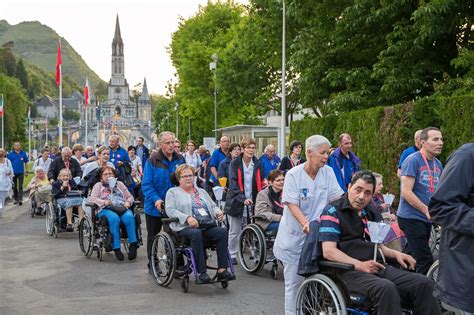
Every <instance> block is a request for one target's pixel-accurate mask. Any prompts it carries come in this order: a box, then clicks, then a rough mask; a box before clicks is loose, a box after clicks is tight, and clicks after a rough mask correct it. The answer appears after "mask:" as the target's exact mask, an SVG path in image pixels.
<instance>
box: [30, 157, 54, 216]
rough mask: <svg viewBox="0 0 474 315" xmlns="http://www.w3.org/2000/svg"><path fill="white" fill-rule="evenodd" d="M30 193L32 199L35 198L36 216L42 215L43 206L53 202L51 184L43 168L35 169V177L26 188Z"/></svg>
mask: <svg viewBox="0 0 474 315" xmlns="http://www.w3.org/2000/svg"><path fill="white" fill-rule="evenodd" d="M26 189H27V190H29V191H30V199H32V198H34V199H35V201H36V205H37V208H36V214H41V212H42V210H43V209H42V208H41V205H42V204H43V203H46V202H51V184H50V183H49V180H48V176H46V172H45V170H44V168H43V167H41V166H37V167H35V176H34V177H33V178H32V179H31V181H30V182H29V183H28V186H27V187H26Z"/></svg>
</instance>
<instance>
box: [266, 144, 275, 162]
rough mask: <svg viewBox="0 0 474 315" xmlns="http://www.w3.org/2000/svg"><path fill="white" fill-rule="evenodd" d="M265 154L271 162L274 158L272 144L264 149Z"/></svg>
mask: <svg viewBox="0 0 474 315" xmlns="http://www.w3.org/2000/svg"><path fill="white" fill-rule="evenodd" d="M265 154H266V155H267V156H268V158H269V159H270V160H271V159H273V157H274V156H275V146H274V145H273V144H269V145H267V146H266V147H265Z"/></svg>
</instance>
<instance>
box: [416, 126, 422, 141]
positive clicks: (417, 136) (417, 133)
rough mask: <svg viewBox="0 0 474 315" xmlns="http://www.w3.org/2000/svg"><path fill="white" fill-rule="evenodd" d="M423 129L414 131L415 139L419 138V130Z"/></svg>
mask: <svg viewBox="0 0 474 315" xmlns="http://www.w3.org/2000/svg"><path fill="white" fill-rule="evenodd" d="M422 131H423V129H419V130H417V131H416V132H415V141H416V139H418V138H420V137H421V132H422Z"/></svg>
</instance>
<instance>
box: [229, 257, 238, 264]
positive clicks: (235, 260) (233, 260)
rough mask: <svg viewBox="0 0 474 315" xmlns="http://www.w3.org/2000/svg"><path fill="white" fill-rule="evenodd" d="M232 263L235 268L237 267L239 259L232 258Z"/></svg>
mask: <svg viewBox="0 0 474 315" xmlns="http://www.w3.org/2000/svg"><path fill="white" fill-rule="evenodd" d="M230 262H231V263H232V265H234V266H235V265H237V258H235V257H232V258H231V259H230Z"/></svg>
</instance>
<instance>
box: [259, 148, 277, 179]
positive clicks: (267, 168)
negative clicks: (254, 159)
mask: <svg viewBox="0 0 474 315" xmlns="http://www.w3.org/2000/svg"><path fill="white" fill-rule="evenodd" d="M260 162H261V163H262V167H263V176H264V177H265V178H267V177H268V174H270V172H271V171H273V170H276V169H277V168H278V165H280V163H281V160H280V158H279V157H278V155H276V154H275V155H274V156H273V160H272V161H270V159H269V158H268V155H266V154H264V155H262V156H261V157H260Z"/></svg>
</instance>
